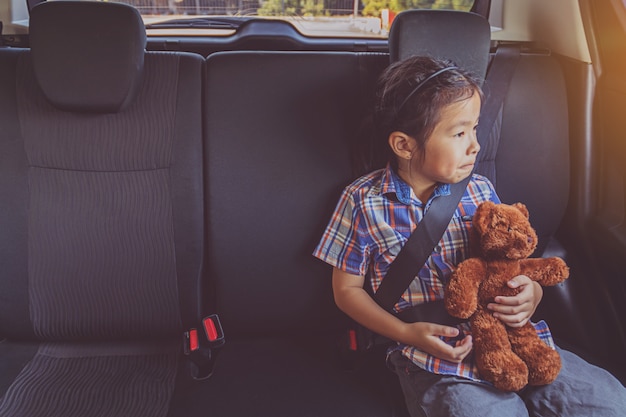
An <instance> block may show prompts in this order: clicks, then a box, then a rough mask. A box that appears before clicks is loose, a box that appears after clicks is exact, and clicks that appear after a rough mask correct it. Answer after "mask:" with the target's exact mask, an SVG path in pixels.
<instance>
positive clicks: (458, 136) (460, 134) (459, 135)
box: [454, 132, 465, 138]
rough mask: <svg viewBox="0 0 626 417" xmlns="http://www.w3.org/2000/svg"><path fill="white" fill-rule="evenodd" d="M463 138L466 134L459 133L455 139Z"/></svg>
mask: <svg viewBox="0 0 626 417" xmlns="http://www.w3.org/2000/svg"><path fill="white" fill-rule="evenodd" d="M463 136H465V132H459V133H457V134H455V135H454V137H455V138H462V137H463Z"/></svg>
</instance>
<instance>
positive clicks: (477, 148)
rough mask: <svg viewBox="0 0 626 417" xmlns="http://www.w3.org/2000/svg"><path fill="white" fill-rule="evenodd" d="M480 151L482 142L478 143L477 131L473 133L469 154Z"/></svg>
mask: <svg viewBox="0 0 626 417" xmlns="http://www.w3.org/2000/svg"><path fill="white" fill-rule="evenodd" d="M478 151H480V143H478V137H477V136H476V132H474V133H473V134H472V141H471V142H470V146H469V148H468V154H470V155H472V154H476V153H478Z"/></svg>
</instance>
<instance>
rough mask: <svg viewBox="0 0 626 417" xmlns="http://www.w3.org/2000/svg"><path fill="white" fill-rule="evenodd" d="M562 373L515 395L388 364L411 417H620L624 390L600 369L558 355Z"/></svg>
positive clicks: (625, 403)
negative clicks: (395, 375) (548, 382)
mask: <svg viewBox="0 0 626 417" xmlns="http://www.w3.org/2000/svg"><path fill="white" fill-rule="evenodd" d="M558 351H559V353H560V354H561V361H562V368H561V373H560V374H559V376H558V377H557V379H556V380H555V381H554V382H553V383H552V384H550V385H545V386H540V387H526V388H525V389H523V390H522V391H520V392H518V393H512V392H504V391H499V390H497V389H495V388H493V387H491V386H489V385H487V384H484V383H480V382H475V381H471V380H468V379H464V378H458V377H454V376H444V375H436V374H432V373H430V372H427V371H424V370H422V369H421V368H419V367H418V366H416V365H415V364H413V363H412V362H411V361H409V360H408V359H407V358H405V357H404V356H402V354H401V353H400V352H397V351H396V352H393V353H392V354H391V355H390V356H389V358H388V364H389V367H390V368H391V369H392V370H393V371H394V372H395V373H396V374H397V375H398V377H399V379H400V385H401V386H402V390H403V392H404V398H405V400H406V404H407V407H408V409H409V413H410V414H411V416H412V417H465V416H466V417H477V416H480V417H490V416H493V417H518V416H519V417H529V416H532V417H548V416H553V417H624V416H625V415H626V389H625V388H624V386H623V385H622V384H621V383H620V382H619V380H617V378H615V377H613V376H612V375H611V374H610V373H608V372H607V371H605V370H604V369H601V368H598V367H596V366H594V365H591V364H589V363H587V362H585V361H584V360H583V359H581V358H580V357H578V356H576V355H575V354H573V353H571V352H568V351H565V350H562V349H558Z"/></svg>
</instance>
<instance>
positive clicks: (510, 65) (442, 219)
mask: <svg viewBox="0 0 626 417" xmlns="http://www.w3.org/2000/svg"><path fill="white" fill-rule="evenodd" d="M519 56H520V47H519V46H517V45H502V46H500V47H498V49H497V51H496V54H495V56H494V58H493V61H492V63H491V66H490V69H489V72H488V73H487V78H486V80H485V81H486V83H487V84H488V86H489V95H488V96H487V99H486V100H485V104H484V106H483V108H482V112H481V116H480V124H479V127H478V130H477V136H478V142H479V143H480V145H481V152H483V151H484V149H487V150H488V153H489V154H490V155H493V156H494V157H495V153H496V151H497V149H498V144H499V139H500V135H499V132H498V134H497V135H494V134H490V133H491V131H492V128H493V127H494V123H495V121H496V118H497V116H498V114H499V113H500V111H501V108H502V106H503V104H504V97H505V96H506V93H507V91H508V89H509V85H510V83H511V80H512V78H513V74H514V73H515V68H516V67H517V62H518V60H519ZM470 179H471V175H470V176H469V177H467V178H466V179H465V180H463V181H461V182H459V183H457V184H452V185H451V186H450V191H451V192H450V195H448V196H442V197H438V198H436V199H435V200H434V201H433V202H432V204H431V206H430V208H429V209H428V211H427V212H426V213H425V215H424V217H423V219H422V221H421V222H420V223H419V224H418V225H417V227H416V229H415V230H414V231H413V233H411V236H410V237H409V239H408V240H407V242H406V243H405V244H404V246H403V247H402V249H401V250H400V253H399V254H398V256H397V257H396V259H395V260H394V261H393V262H392V264H391V266H390V267H389V271H388V272H387V275H386V276H385V278H384V279H383V281H382V283H381V285H380V287H379V288H378V291H376V293H375V294H374V295H373V298H374V300H376V302H377V303H378V304H379V305H380V306H381V307H383V308H384V309H385V310H387V311H389V312H393V306H394V305H395V304H396V303H397V302H398V300H399V299H400V297H401V296H402V294H403V293H404V291H406V289H407V288H408V287H409V285H410V284H411V282H412V281H413V280H414V279H415V277H416V276H417V274H418V272H419V270H420V269H421V268H422V267H423V266H424V264H425V263H426V261H427V260H428V257H429V256H430V255H431V254H432V251H433V249H434V247H435V245H436V244H437V243H438V242H439V241H440V240H441V237H442V236H443V234H444V232H445V230H446V229H447V227H448V225H449V224H450V221H451V219H452V216H453V215H454V212H455V211H456V208H457V207H458V205H459V202H460V200H461V197H463V194H464V193H465V189H466V188H467V184H468V183H469V181H470ZM397 316H398V317H399V318H400V319H402V320H403V321H405V322H416V321H425V322H431V323H439V324H445V325H454V324H457V323H459V320H458V319H456V318H454V317H452V316H450V315H449V314H448V313H447V311H446V310H445V307H444V305H443V301H441V300H440V301H434V302H429V303H423V304H420V305H417V306H415V307H412V308H409V309H407V310H405V311H403V312H401V313H399V314H398V315H397Z"/></svg>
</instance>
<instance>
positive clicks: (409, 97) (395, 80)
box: [373, 56, 482, 167]
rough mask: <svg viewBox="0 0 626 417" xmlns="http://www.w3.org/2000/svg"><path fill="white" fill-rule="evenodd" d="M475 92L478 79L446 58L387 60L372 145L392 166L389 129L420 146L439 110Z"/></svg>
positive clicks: (394, 160)
mask: <svg viewBox="0 0 626 417" xmlns="http://www.w3.org/2000/svg"><path fill="white" fill-rule="evenodd" d="M442 70H443V71H442ZM438 71H441V72H440V73H438V74H436V75H434V74H435V73H437V72H438ZM433 75H434V76H433ZM429 77H431V78H429ZM476 93H478V94H479V95H480V96H481V98H482V91H481V88H480V81H479V80H478V79H477V78H476V77H475V76H473V75H472V74H470V73H469V72H467V71H465V70H463V69H460V68H457V67H455V66H454V64H453V63H452V62H450V61H442V60H437V59H434V58H430V57H426V56H415V57H411V58H407V59H405V60H402V61H398V62H395V63H393V64H391V65H390V66H389V67H387V69H386V70H385V71H384V72H383V74H382V75H381V77H380V78H379V80H378V85H377V91H376V98H375V106H374V113H373V122H374V125H375V129H376V132H375V135H376V137H375V141H376V144H377V145H378V146H376V148H380V150H381V151H382V150H383V149H384V152H385V155H386V156H387V161H389V162H391V163H392V165H393V166H394V167H395V164H396V162H397V161H396V158H395V155H394V154H393V152H392V151H391V149H390V148H389V145H388V143H387V140H388V138H389V135H390V134H391V133H392V132H395V131H400V132H404V133H406V134H407V135H409V136H411V137H412V138H413V139H415V140H416V141H417V144H418V146H419V149H422V150H423V149H424V146H425V144H426V141H427V140H428V138H429V137H430V135H431V134H432V132H433V130H434V129H435V126H436V125H437V123H439V115H440V113H441V110H442V109H443V108H444V107H445V106H448V105H450V104H452V103H455V102H458V101H463V100H466V99H469V98H470V97H472V96H473V95H474V94H476Z"/></svg>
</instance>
